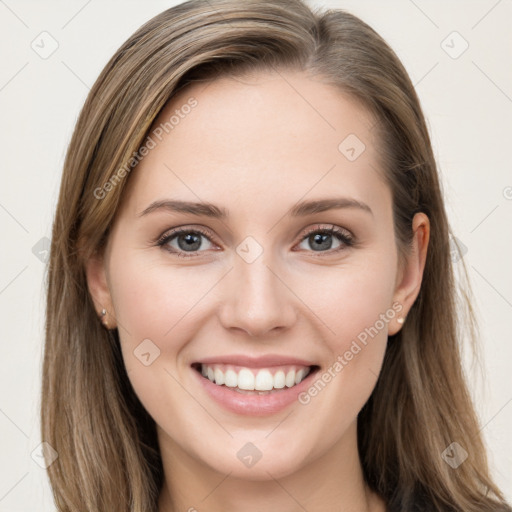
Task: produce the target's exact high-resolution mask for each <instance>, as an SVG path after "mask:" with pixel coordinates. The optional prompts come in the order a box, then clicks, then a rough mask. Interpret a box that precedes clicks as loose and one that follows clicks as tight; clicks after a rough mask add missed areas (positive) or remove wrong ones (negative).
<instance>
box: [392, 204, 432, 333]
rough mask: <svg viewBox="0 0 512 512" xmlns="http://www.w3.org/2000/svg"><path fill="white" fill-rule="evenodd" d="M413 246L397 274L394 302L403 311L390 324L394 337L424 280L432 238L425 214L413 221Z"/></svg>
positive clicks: (415, 217) (418, 215) (420, 214)
mask: <svg viewBox="0 0 512 512" xmlns="http://www.w3.org/2000/svg"><path fill="white" fill-rule="evenodd" d="M412 230H413V239H412V246H411V248H410V250H409V253H408V254H407V256H406V258H405V261H404V262H403V264H402V265H401V268H400V269H399V272H398V274H397V280H396V285H395V293H394V295H393V301H396V302H399V303H400V304H401V305H402V310H401V311H400V313H399V314H398V315H397V317H396V318H395V320H394V321H393V322H390V323H389V329H388V335H389V336H392V335H393V334H396V333H397V332H398V331H399V330H400V329H401V324H400V323H398V322H397V318H399V317H402V318H404V319H405V318H406V316H407V313H408V312H409V310H410V309H411V307H412V305H413V304H414V301H415V300H416V298H417V297H418V294H419V292H420V288H421V282H422V279H423V270H424V269H425V262H426V259H427V248H428V241H429V238H430V221H429V219H428V217H427V216H426V215H425V214H424V213H421V212H420V213H417V214H416V215H415V216H414V218H413V221H412Z"/></svg>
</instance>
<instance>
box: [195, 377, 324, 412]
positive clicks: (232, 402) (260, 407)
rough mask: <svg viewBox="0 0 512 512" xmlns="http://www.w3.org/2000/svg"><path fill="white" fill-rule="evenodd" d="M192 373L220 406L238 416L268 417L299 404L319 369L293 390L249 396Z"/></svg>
mask: <svg viewBox="0 0 512 512" xmlns="http://www.w3.org/2000/svg"><path fill="white" fill-rule="evenodd" d="M192 372H193V373H194V374H195V375H196V377H197V378H198V379H199V382H200V383H201V385H202V386H203V387H204V389H205V391H206V392H207V393H208V395H210V397H211V398H213V400H215V401H216V402H217V403H218V404H219V405H221V406H222V407H224V408H225V409H227V410H229V411H231V412H234V413H236V414H245V415H249V416H267V415H269V414H274V413H276V412H279V411H282V410H283V409H285V408H286V407H288V406H289V405H291V404H292V403H293V402H298V395H299V394H300V393H301V392H303V391H305V390H306V389H307V388H308V387H309V386H310V384H311V380H312V378H313V377H314V375H316V373H317V372H318V369H317V370H315V371H312V372H310V373H309V375H308V376H307V377H306V378H305V379H304V380H303V381H301V382H300V383H299V384H296V385H295V386H292V387H291V388H286V387H285V388H283V389H282V390H280V391H277V392H275V393H269V394H268V395H256V394H254V395H247V394H244V393H239V392H238V391H235V390H234V388H229V387H227V386H224V385H223V386H219V385H217V384H214V383H213V382H212V381H211V380H210V379H207V378H206V377H203V375H202V374H200V373H199V372H198V371H197V370H195V369H193V368H192Z"/></svg>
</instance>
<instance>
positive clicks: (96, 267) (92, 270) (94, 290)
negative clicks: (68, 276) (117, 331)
mask: <svg viewBox="0 0 512 512" xmlns="http://www.w3.org/2000/svg"><path fill="white" fill-rule="evenodd" d="M85 274H86V278H87V287H88V289H89V293H90V295H91V298H92V300H93V302H94V307H95V308H96V313H97V315H98V318H99V321H100V322H101V323H102V324H103V325H104V326H105V328H107V329H114V328H115V327H116V321H115V316H114V310H113V306H112V297H111V295H110V288H109V286H108V281H107V274H106V269H105V264H104V258H103V255H100V254H95V255H94V256H92V257H91V258H90V259H89V260H88V261H87V262H86V264H85Z"/></svg>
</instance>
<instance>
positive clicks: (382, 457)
mask: <svg viewBox="0 0 512 512" xmlns="http://www.w3.org/2000/svg"><path fill="white" fill-rule="evenodd" d="M284 69H294V70H300V71H307V72H308V73H311V74H313V75H315V76H317V77H319V78H320V79H321V80H323V81H325V83H329V84H334V85H335V86H337V87H339V89H340V90H342V91H344V92H345V93H348V94H349V95H351V97H352V98H354V100H357V101H360V102H361V103H362V104H363V105H364V106H365V107H366V108H367V109H368V110H369V111H370V112H371V113H372V114H374V117H375V118H376V119H377V121H378V122H377V128H376V129H377V130H378V132H379V135H380V137H379V140H380V141H381V144H382V151H381V155H382V162H381V166H382V172H383V173H384V175H385V177H386V179H387V182H388V183H389V186H390V188H391V190H392V195H393V214H394V224H395V233H396V244H397V247H398V248H399V250H400V254H402V255H403V254H405V253H406V252H407V248H408V244H409V243H410V241H411V237H412V229H411V221H412V218H413V216H414V214H415V213H416V212H419V211H422V212H425V213H426V214H427V215H428V217H429V219H430V223H431V234H430V245H429V250H428V255H427V261H426V267H425V271H424V276H423V283H422V287H421V291H420V293H419V296H418V298H417V300H416V302H415V303H414V305H413V306H412V309H411V310H410V312H409V314H408V317H407V321H406V323H405V325H404V326H403V328H402V330H401V331H400V332H399V333H398V334H396V335H395V336H391V337H390V338H389V340H388V348H387V352H386V355H385V360H384V365H383V368H382V372H381V375H380V377H379V379H378V382H377V385H376V387H375V390H374V391H373V394H372V395H371V397H370V399H369V400H368V402H367V403H366V405H365V406H364V408H363V409H362V411H361V412H360V414H359V417H358V443H359V451H360V456H361V461H362V465H363V470H364V476H365V479H366V481H367V483H368V484H369V486H370V487H371V488H372V489H373V490H374V491H375V492H377V493H378V494H380V495H381V496H382V497H383V498H384V500H385V501H386V503H387V505H388V509H389V510H396V511H411V510H440V511H461V510H463V511H464V512H484V511H491V510H498V508H500V510H510V509H508V508H507V506H506V504H505V501H504V498H503V496H502V494H501V493H500V491H499V489H498V488H497V487H496V485H495V484H494V483H493V481H492V479H491V476H490V474H489V470H488V466H487V461H486V453H485V449H484V446H483V443H482V439H481V436H480V433H479V426H478V422H477V418H476V415H475V412H474V408H473V405H472V403H471V400H470V395H469V393H468V389H467V386H466V383H465V378H464V375H463V370H462V364H461V357H460V354H459V343H460V339H461V331H460V322H459V321H458V319H457V315H456V311H457V310H456V306H457V301H456V296H457V294H456V282H455V279H454V269H453V264H452V260H451V258H450V236H451V232H450V228H449V224H448V220H447V216H446V213H445V209H444V205H443V198H442V191H441V189H440V184H439V180H438V175H437V169H436V162H435V159H434V156H433V152H432V148H431V143H430V138H429V133H428V130H427V127H426V124H425V120H424V116H423V113H422V111H421V107H420V103H419V100H418V97H417V95H416V93H415V90H414V88H413V85H412V84H411V81H410V79H409V77H408V75H407V72H406V71H405V69H404V68H403V66H402V64H401V63H400V61H399V59H398V58H397V56H396V55H395V53H394V52H393V51H392V50H391V49H390V48H389V46H388V45H387V44H386V43H385V41H384V40H383V39H382V38H381V37H380V36H379V35H378V34H377V33H376V32H375V31H374V30H373V29H372V28H370V27H369V26H368V25H367V24H365V23H364V22H362V21H361V20H360V19H358V18H357V17H355V16H353V15H351V14H349V13H347V12H344V11H342V10H328V11H323V12H322V11H313V10H312V9H311V8H309V7H308V6H307V5H306V4H305V3H304V2H302V1H301V0H245V1H244V2H239V1H237V0H220V1H213V0H192V1H189V2H185V3H182V4H180V5H178V6H176V7H173V8H171V9H168V10H166V11H164V12H163V13H161V14H159V15H158V16H156V17H154V18H153V19H151V20H150V21H149V22H147V23H146V24H145V25H143V26H142V27H141V28H140V29H139V30H137V32H135V34H133V35H132V36H131V37H130V38H129V39H128V40H127V41H126V42H125V43H124V44H123V45H122V46H121V47H120V48H119V50H118V51H117V52H116V53H115V55H114V56H113V57H112V58H111V60H110V61H109V62H108V64H107V65H106V67H105V68H104V70H103V71H102V72H101V74H100V76H99V78H98V79H97V81H96V83H95V84H94V86H93V87H92V89H91V91H90V94H89V96H88V98H87V100H86V102H85V105H84V107H83V110H82V112H81V114H80V116H79V119H78V121H77V124H76V127H75V130H74V133H73V137H72V140H71V142H70V145H69V148H68V152H67V156H66V160H65V164H64V170H63V176H62V183H61V189H60V197H59V201H58V206H57V210H56V215H55V221H54V226H53V236H52V245H51V257H50V263H49V274H48V294H47V321H46V344H45V352H44V362H43V383H42V384H43V386H42V407H41V422H42V439H43V440H44V441H46V442H47V443H49V445H51V446H52V447H53V449H54V450H55V451H56V452H57V454H58V458H57V459H56V460H55V461H54V462H53V463H52V464H51V465H50V466H49V467H48V474H49V478H50V482H51V485H52V489H53V493H54V497H55V502H56V505H57V507H58V510H59V511H72V512H76V511H77V510H87V511H89V512H105V511H109V512H117V511H119V512H121V511H122V512H128V511H131V512H148V511H156V510H157V503H158V496H159V492H160V489H161V486H162V482H163V469H162V461H161V457H160V452H159V448H158V443H157V437H156V430H155V424H154V421H153V419H152V418H151V417H150V416H149V415H148V413H147V412H146V410H145V409H144V407H143V406H142V404H141V403H140V401H139V400H138V398H137V396H136V395H135V393H134V391H133V388H132V387H131V385H130V382H129V380H128V376H127V374H126V369H125V367H124V364H123V360H122V357H121V352H120V347H119V333H118V331H117V330H112V331H106V330H105V329H103V328H102V327H101V324H100V322H99V321H98V318H97V313H96V309H95V307H94V302H93V298H92V297H91V295H90V293H89V291H88V287H87V282H86V277H85V271H84V263H85V262H86V261H87V260H88V258H90V257H91V256H92V255H93V254H94V253H95V252H101V250H102V248H103V247H104V244H105V241H106V240H107V237H108V234H109V228H110V226H111V224H112V221H113V219H114V216H115V214H116V212H117V209H118V205H119V204H120V201H121V199H122V194H123V190H124V187H125V186H126V183H127V181H128V180H129V179H130V169H131V167H133V164H134V163H136V162H134V160H133V157H134V154H137V151H138V149H139V148H140V147H141V145H142V144H143V142H144V140H145V139H146V137H147V135H148V133H149V130H150V128H151V124H152V122H153V121H154V119H155V117H156V116H157V115H158V114H159V112H160V111H161V110H162V108H163V107H164V106H165V104H166V103H167V102H168V101H169V99H170V98H171V97H173V95H175V93H176V92H177V91H178V90H181V89H183V88H184V87H185V86H186V85H187V84H189V83H191V82H193V81H197V80H213V79H215V78H216V77H219V76H226V75H234V74H237V73H244V72H251V71H258V70H275V71H277V72H279V71H280V70H284ZM129 162H131V163H130V164H129ZM123 169H124V172H120V170H123ZM106 183H110V186H109V187H108V188H106V187H105V184H106ZM460 263H462V262H459V264H460ZM466 312H467V313H468V315H469V318H470V319H471V318H472V316H471V306H470V305H468V306H467V308H466ZM465 321H467V319H465ZM470 325H471V324H470ZM119 328H122V327H119ZM472 332H473V331H472ZM452 442H457V443H458V444H459V445H460V446H461V447H462V448H463V449H465V450H466V451H467V454H468V456H467V459H466V460H465V461H464V462H463V463H462V464H460V465H459V466H458V467H457V468H453V467H451V466H450V465H448V464H447V463H446V462H444V460H443V458H442V456H441V454H442V453H443V452H444V450H445V449H446V448H447V447H448V446H449V445H451V443H452ZM415 507H417V508H415Z"/></svg>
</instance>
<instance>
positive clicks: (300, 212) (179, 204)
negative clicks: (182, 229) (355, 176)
mask: <svg viewBox="0 0 512 512" xmlns="http://www.w3.org/2000/svg"><path fill="white" fill-rule="evenodd" d="M342 208H354V209H358V210H362V211H364V212H368V213H370V214H371V215H373V212H372V209H371V208H370V207H369V206H368V205H367V204H366V203H363V202H361V201H358V200H356V199H351V198H348V197H337V198H328V199H316V200H311V201H301V202H300V203H297V204H296V205H295V206H293V208H291V209H290V211H289V212H288V215H290V216H291V217H303V216H306V215H312V214H314V213H321V212H325V211H327V210H333V209H342ZM161 210H166V211H169V212H177V213H188V214H190V215H197V216H203V217H211V218H214V219H221V220H225V219H227V218H228V217H229V212H228V210H226V209H225V208H222V207H219V206H216V205H214V204H212V203H207V202H201V203H196V202H191V201H179V200H172V199H162V200H159V201H154V202H153V203H151V204H150V205H149V206H148V207H147V208H146V209H145V210H143V211H142V212H141V213H140V214H139V217H143V216H145V215H148V214H150V213H152V212H154V211H161Z"/></svg>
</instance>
